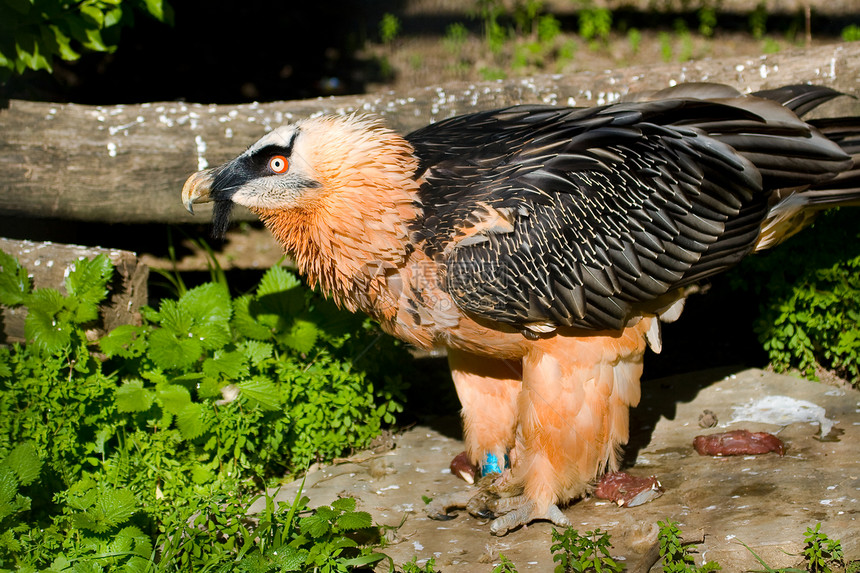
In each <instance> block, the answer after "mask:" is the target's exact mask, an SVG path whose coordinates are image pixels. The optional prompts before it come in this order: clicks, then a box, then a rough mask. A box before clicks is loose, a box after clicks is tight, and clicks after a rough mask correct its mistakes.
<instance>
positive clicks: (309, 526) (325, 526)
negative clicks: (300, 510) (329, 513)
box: [299, 508, 331, 539]
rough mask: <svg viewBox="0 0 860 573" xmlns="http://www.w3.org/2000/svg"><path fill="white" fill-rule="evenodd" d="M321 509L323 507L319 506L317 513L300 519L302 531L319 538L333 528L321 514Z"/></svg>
mask: <svg viewBox="0 0 860 573" xmlns="http://www.w3.org/2000/svg"><path fill="white" fill-rule="evenodd" d="M319 509H322V508H318V509H317V512H316V513H314V514H312V515H308V516H307V517H303V518H301V519H300V520H299V529H301V530H302V533H306V534H308V535H310V536H311V537H313V538H314V539H319V538H320V537H322V536H323V535H326V534H327V533H328V532H329V531H330V530H331V524H330V523H329V522H328V520H327V519H325V518H324V517H323V516H321V515H320V511H319Z"/></svg>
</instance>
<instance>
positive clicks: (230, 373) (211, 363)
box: [203, 350, 248, 380]
mask: <svg viewBox="0 0 860 573" xmlns="http://www.w3.org/2000/svg"><path fill="white" fill-rule="evenodd" d="M203 372H204V373H205V374H206V375H207V376H211V377H212V378H218V377H219V375H223V376H224V377H226V378H228V379H230V380H233V379H236V378H239V377H241V376H247V375H248V363H247V361H246V359H245V356H244V354H242V353H241V352H239V351H236V350H234V351H231V352H224V353H220V354H219V355H218V356H216V357H215V358H207V359H206V360H205V361H204V362H203Z"/></svg>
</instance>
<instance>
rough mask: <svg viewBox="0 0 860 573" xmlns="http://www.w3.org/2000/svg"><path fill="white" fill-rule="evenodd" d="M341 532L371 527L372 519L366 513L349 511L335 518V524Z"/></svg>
mask: <svg viewBox="0 0 860 573" xmlns="http://www.w3.org/2000/svg"><path fill="white" fill-rule="evenodd" d="M335 523H336V524H337V526H338V527H339V528H340V529H341V530H347V531H350V530H356V529H366V528H368V527H373V518H371V517H370V514H369V513H367V512H366V511H350V512H347V513H344V514H343V515H341V516H340V517H338V518H337V521H336V522H335Z"/></svg>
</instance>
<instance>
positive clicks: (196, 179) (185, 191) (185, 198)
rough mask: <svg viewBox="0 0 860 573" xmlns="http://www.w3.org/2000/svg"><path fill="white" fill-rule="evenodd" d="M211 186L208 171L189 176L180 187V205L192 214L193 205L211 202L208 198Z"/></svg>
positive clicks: (210, 177) (210, 176) (210, 175)
mask: <svg viewBox="0 0 860 573" xmlns="http://www.w3.org/2000/svg"><path fill="white" fill-rule="evenodd" d="M211 184H212V174H211V172H210V171H198V172H197V173H194V174H193V175H191V177H189V178H188V180H187V181H186V182H185V185H183V187H182V204H183V205H185V209H186V210H187V211H188V212H189V213H191V214H192V215H193V214H194V204H195V203H206V202H208V201H211V199H210V197H209V186H210V185H211Z"/></svg>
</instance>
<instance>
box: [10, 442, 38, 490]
mask: <svg viewBox="0 0 860 573" xmlns="http://www.w3.org/2000/svg"><path fill="white" fill-rule="evenodd" d="M3 465H4V466H5V467H8V468H9V469H11V470H12V471H14V472H15V475H16V476H17V477H18V483H19V484H20V485H22V486H27V485H30V484H31V483H33V482H34V481H36V480H37V479H39V473H40V472H41V471H42V460H41V459H40V458H39V454H38V453H37V452H36V447H35V446H34V445H33V444H32V443H30V442H24V443H23V444H18V445H17V446H15V448H14V449H13V450H12V451H11V452H9V455H7V456H6V459H5V460H3Z"/></svg>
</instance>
